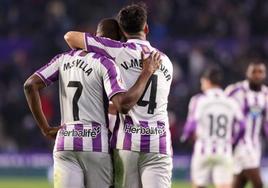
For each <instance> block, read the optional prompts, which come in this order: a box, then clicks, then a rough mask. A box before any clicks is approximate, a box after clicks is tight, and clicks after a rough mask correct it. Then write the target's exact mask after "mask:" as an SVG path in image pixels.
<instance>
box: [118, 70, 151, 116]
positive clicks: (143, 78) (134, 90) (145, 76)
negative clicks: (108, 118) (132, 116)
mask: <svg viewBox="0 0 268 188" xmlns="http://www.w3.org/2000/svg"><path fill="white" fill-rule="evenodd" d="M151 75H152V74H151V73H148V72H146V71H143V72H142V73H141V74H140V76H139V78H138V79H137V81H136V83H135V84H134V85H133V86H132V87H131V88H130V89H129V90H128V91H127V92H125V93H120V94H118V95H117V96H116V98H115V99H113V103H114V104H115V106H116V108H117V109H118V110H119V111H120V112H121V113H127V112H128V111H129V110H130V109H131V108H132V107H133V106H134V105H135V104H136V103H137V102H138V100H139V99H140V97H141V95H142V94H143V92H144V90H145V87H146V84H147V82H148V80H149V78H150V77H151Z"/></svg>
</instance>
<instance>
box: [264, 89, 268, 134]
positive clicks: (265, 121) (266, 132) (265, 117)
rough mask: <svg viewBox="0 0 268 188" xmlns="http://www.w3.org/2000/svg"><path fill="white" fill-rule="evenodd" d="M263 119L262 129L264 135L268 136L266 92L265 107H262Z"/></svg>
mask: <svg viewBox="0 0 268 188" xmlns="http://www.w3.org/2000/svg"><path fill="white" fill-rule="evenodd" d="M264 115H265V116H264V121H263V131H264V134H265V136H266V137H267V138H268V93H267V92H266V93H265V109H264Z"/></svg>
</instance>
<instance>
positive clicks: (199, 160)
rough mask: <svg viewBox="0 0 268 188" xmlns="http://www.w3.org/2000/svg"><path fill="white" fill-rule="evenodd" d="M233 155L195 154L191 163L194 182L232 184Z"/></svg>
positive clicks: (200, 183)
mask: <svg viewBox="0 0 268 188" xmlns="http://www.w3.org/2000/svg"><path fill="white" fill-rule="evenodd" d="M232 164H233V161H232V156H228V155H216V154H215V155H210V156H206V155H194V156H193V158H192V163H191V178H192V182H193V183H194V184H195V185H197V186H207V185H209V184H210V183H213V184H214V185H231V183H232V180H233V166H232Z"/></svg>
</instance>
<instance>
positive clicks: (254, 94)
mask: <svg viewBox="0 0 268 188" xmlns="http://www.w3.org/2000/svg"><path fill="white" fill-rule="evenodd" d="M246 76H247V79H246V80H245V81H242V82H238V83H236V84H232V85H230V86H229V87H227V89H226V92H227V94H228V95H229V96H231V97H232V98H233V99H235V100H236V101H237V102H238V103H239V105H240V108H241V109H242V110H243V112H244V116H245V122H246V129H245V130H246V131H245V136H244V138H243V139H241V140H240V142H239V143H238V146H237V148H236V149H235V151H234V159H235V163H234V164H235V177H234V188H242V187H245V185H246V183H247V181H250V182H252V184H253V186H254V188H262V187H263V185H262V181H261V176H260V169H259V167H260V161H261V141H260V131H261V129H262V128H267V125H268V114H267V107H268V106H267V105H268V89H267V87H266V86H265V85H264V81H265V79H266V67H265V64H264V63H263V62H260V61H256V62H252V63H250V64H249V66H248V68H247V72H246ZM265 130H267V129H265ZM266 134H267V131H266Z"/></svg>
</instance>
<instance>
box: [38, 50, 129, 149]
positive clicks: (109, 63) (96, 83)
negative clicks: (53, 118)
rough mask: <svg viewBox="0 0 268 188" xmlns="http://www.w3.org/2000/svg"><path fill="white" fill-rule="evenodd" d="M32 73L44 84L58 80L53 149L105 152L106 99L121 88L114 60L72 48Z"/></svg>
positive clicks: (106, 127) (106, 146) (107, 141)
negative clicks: (58, 118) (58, 117)
mask: <svg viewBox="0 0 268 188" xmlns="http://www.w3.org/2000/svg"><path fill="white" fill-rule="evenodd" d="M35 74H36V75H38V76H39V77H40V78H41V79H43V81H44V82H45V83H46V84H47V85H50V84H52V83H53V82H55V81H59V92H60V93H59V98H60V110H61V124H62V125H63V128H62V129H60V130H59V131H58V134H57V138H56V143H55V147H54V150H55V151H62V150H71V151H99V152H108V151H109V138H108V111H107V107H108V99H111V97H112V96H114V95H115V94H116V93H119V92H124V91H125V89H124V86H123V83H122V79H121V76H120V72H119V70H118V67H117V65H116V64H115V63H114V61H113V60H111V59H108V58H107V57H105V56H102V55H100V54H96V53H85V52H83V51H81V50H78V51H75V50H72V51H71V52H69V53H64V54H60V55H57V56H56V57H55V58H53V59H52V60H51V61H50V62H49V63H48V64H47V65H45V66H44V67H42V68H41V69H39V70H38V71H36V73H35Z"/></svg>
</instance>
